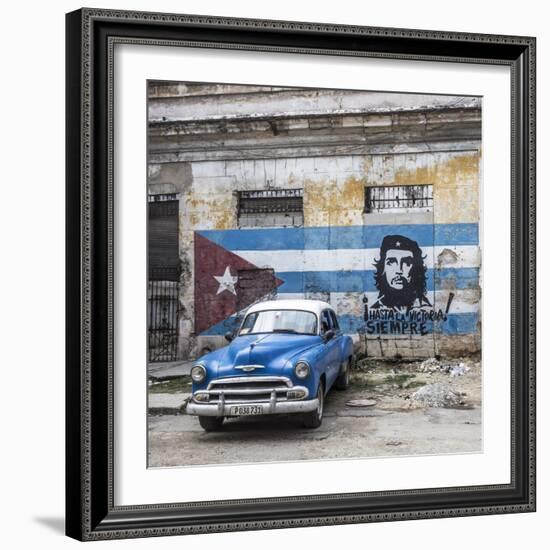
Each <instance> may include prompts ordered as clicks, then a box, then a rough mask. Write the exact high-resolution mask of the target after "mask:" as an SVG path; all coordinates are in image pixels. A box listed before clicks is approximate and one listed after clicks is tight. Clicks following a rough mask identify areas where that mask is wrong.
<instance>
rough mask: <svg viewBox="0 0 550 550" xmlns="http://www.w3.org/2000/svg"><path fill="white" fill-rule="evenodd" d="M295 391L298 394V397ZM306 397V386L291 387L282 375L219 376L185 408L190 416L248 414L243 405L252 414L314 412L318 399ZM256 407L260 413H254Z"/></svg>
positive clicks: (196, 394)
mask: <svg viewBox="0 0 550 550" xmlns="http://www.w3.org/2000/svg"><path fill="white" fill-rule="evenodd" d="M296 393H299V394H300V395H299V397H298V396H296ZM197 397H201V398H202V399H196V398H197ZM308 397H309V392H308V390H307V388H306V387H304V386H294V385H293V384H292V381H291V380H290V379H289V378H287V377H285V376H249V377H242V376H238V377H233V378H219V379H216V380H213V381H212V382H210V384H208V388H206V389H205V390H199V391H196V392H195V393H194V394H193V396H192V398H191V400H190V401H189V402H188V403H187V409H186V411H187V414H192V415H199V416H219V417H222V416H246V414H247V413H246V412H245V413H244V414H243V412H242V411H243V408H245V407H254V408H255V413H254V414H287V413H301V412H310V411H314V410H315V409H317V406H318V404H319V403H318V399H317V398H315V399H308ZM258 407H260V408H261V411H262V412H261V413H258V412H257V411H258V410H259V409H258ZM237 409H238V412H236V411H237ZM244 410H245V409H244ZM251 414H253V413H251Z"/></svg>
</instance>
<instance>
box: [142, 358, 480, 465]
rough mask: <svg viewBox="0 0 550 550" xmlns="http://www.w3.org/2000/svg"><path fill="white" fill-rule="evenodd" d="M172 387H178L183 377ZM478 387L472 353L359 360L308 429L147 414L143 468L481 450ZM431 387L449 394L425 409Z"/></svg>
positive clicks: (295, 424) (280, 421) (270, 420)
mask: <svg viewBox="0 0 550 550" xmlns="http://www.w3.org/2000/svg"><path fill="white" fill-rule="evenodd" d="M171 385H172V387H174V388H175V391H181V389H182V387H183V386H185V385H186V381H185V380H182V381H180V383H179V385H178V383H177V382H176V383H172V384H171ZM434 385H435V386H434ZM481 387H482V386H481V366H480V363H479V361H477V360H475V359H471V358H469V359H457V360H452V361H448V362H443V363H439V362H435V361H431V362H430V361H427V362H424V363H420V362H416V363H399V364H397V363H388V362H380V361H370V360H363V361H360V362H358V364H357V365H356V368H355V370H354V371H353V372H352V378H351V384H350V387H349V388H348V390H346V391H337V390H332V391H330V392H329V394H328V396H327V399H326V402H325V415H324V419H323V424H322V425H321V427H320V428H318V429H315V430H308V429H305V428H303V427H302V426H301V424H300V421H299V419H297V418H295V417H293V416H292V415H279V416H261V417H250V418H235V419H228V420H226V422H225V423H224V426H223V428H222V429H221V431H219V432H214V433H206V432H204V431H203V430H202V428H201V427H200V426H199V422H198V420H197V418H196V417H193V416H189V415H186V414H177V415H174V414H171V415H168V414H164V415H150V416H149V456H148V458H149V466H150V467H170V466H185V465H198V464H229V463H253V462H279V461H296V460H319V459H342V458H366V457H381V456H402V455H430V454H446V453H471V452H480V451H481V450H482V425H481ZM431 388H438V389H441V388H443V389H444V393H445V392H446V393H447V394H448V395H449V396H450V397H451V398H452V399H450V400H449V401H443V402H441V403H440V404H439V405H440V406H433V405H434V403H433V402H430V403H429V405H431V406H429V405H428V404H427V403H426V401H423V400H422V395H424V394H425V393H426V391H427V390H430V389H431ZM418 390H422V391H420V392H419V393H418V394H417V393H416V392H417V391H418ZM440 393H441V392H440ZM365 400H367V401H365ZM437 404H438V403H436V405H437ZM354 405H355V406H354Z"/></svg>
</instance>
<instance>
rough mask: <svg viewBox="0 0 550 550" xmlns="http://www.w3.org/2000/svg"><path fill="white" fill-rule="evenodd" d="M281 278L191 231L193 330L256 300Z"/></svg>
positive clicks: (196, 332)
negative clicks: (192, 245) (193, 254)
mask: <svg viewBox="0 0 550 550" xmlns="http://www.w3.org/2000/svg"><path fill="white" fill-rule="evenodd" d="M283 282H284V281H282V280H281V279H278V278H277V277H275V276H274V273H273V270H272V269H270V268H265V267H262V268H260V267H258V266H256V265H254V264H252V263H250V262H248V261H247V260H245V259H244V258H241V257H240V256H238V255H237V254H234V253H233V252H231V251H229V250H227V249H226V248H223V247H222V246H220V245H218V244H216V243H214V242H212V241H210V240H209V239H207V238H206V237H204V236H203V235H201V234H200V233H198V232H195V334H200V333H201V332H204V331H205V330H206V329H208V328H209V327H211V326H213V325H215V324H217V323H219V322H221V321H223V320H224V319H227V318H228V317H230V316H231V315H233V314H234V313H236V312H237V311H240V310H242V309H244V308H246V307H248V306H249V305H251V304H253V303H254V302H256V301H258V300H260V299H261V298H263V297H264V296H266V295H267V294H269V293H270V292H272V291H273V290H275V289H276V288H277V287H278V286H280V285H282V284H283Z"/></svg>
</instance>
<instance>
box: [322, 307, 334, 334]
mask: <svg viewBox="0 0 550 550" xmlns="http://www.w3.org/2000/svg"><path fill="white" fill-rule="evenodd" d="M331 328H332V324H331V322H330V316H329V314H328V311H327V310H326V309H325V310H324V311H323V313H322V314H321V334H325V332H327V330H330V329H331Z"/></svg>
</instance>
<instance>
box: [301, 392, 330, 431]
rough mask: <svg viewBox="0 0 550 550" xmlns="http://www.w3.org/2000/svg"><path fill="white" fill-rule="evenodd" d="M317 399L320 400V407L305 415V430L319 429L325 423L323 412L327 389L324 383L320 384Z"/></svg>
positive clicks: (303, 420) (303, 421)
mask: <svg viewBox="0 0 550 550" xmlns="http://www.w3.org/2000/svg"><path fill="white" fill-rule="evenodd" d="M317 399H318V400H319V405H318V406H317V408H316V409H315V410H314V411H311V412H309V413H306V414H304V416H303V419H302V423H303V425H304V427H305V428H309V429H314V428H318V427H319V426H320V425H321V423H322V422H323V411H324V408H325V388H324V386H323V382H319V386H318V388H317Z"/></svg>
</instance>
